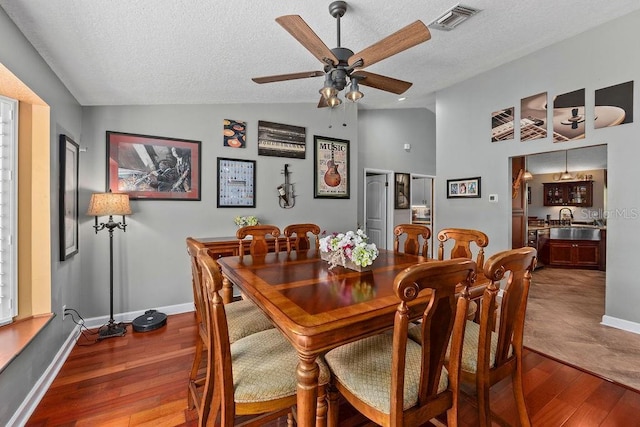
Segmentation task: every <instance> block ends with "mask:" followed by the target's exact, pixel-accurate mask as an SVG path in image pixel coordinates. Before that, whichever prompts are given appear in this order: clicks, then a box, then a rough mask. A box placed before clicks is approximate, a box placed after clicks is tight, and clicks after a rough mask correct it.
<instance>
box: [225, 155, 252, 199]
mask: <svg viewBox="0 0 640 427" xmlns="http://www.w3.org/2000/svg"><path fill="white" fill-rule="evenodd" d="M217 183H218V184H217V191H218V193H217V194H218V197H217V206H218V207H219V208H241V207H244V208H255V207H256V161H255V160H242V159H230V158H227V157H218V173H217Z"/></svg>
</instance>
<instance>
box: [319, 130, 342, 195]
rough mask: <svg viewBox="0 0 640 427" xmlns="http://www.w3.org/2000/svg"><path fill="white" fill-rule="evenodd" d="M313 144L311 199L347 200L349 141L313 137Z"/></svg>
mask: <svg viewBox="0 0 640 427" xmlns="http://www.w3.org/2000/svg"><path fill="white" fill-rule="evenodd" d="M313 142H314V150H313V185H314V194H313V197H314V198H315V199H320V198H327V199H348V198H349V185H350V182H349V172H350V167H349V141H347V140H344V139H335V138H327V137H325V136H317V135H314V136H313Z"/></svg>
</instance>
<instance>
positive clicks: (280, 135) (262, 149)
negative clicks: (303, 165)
mask: <svg viewBox="0 0 640 427" xmlns="http://www.w3.org/2000/svg"><path fill="white" fill-rule="evenodd" d="M306 151H307V130H306V129H305V128H303V127H301V126H291V125H283V124H280V123H273V122H265V121H263V120H258V155H259V156H276V157H292V158H294V159H304V158H305V157H306Z"/></svg>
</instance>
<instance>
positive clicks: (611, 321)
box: [600, 315, 640, 334]
mask: <svg viewBox="0 0 640 427" xmlns="http://www.w3.org/2000/svg"><path fill="white" fill-rule="evenodd" d="M600 324H601V325H604V326H611V327H612V328H616V329H622V330H623V331H628V332H633V333H634V334H640V323H636V322H630V321H628V320H624V319H618V318H617V317H611V316H606V315H605V316H602V322H600Z"/></svg>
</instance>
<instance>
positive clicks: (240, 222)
mask: <svg viewBox="0 0 640 427" xmlns="http://www.w3.org/2000/svg"><path fill="white" fill-rule="evenodd" d="M233 222H234V223H235V224H236V225H237V226H238V227H244V226H247V225H258V218H257V217H255V216H253V215H249V216H237V217H235V218H234V219H233Z"/></svg>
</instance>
